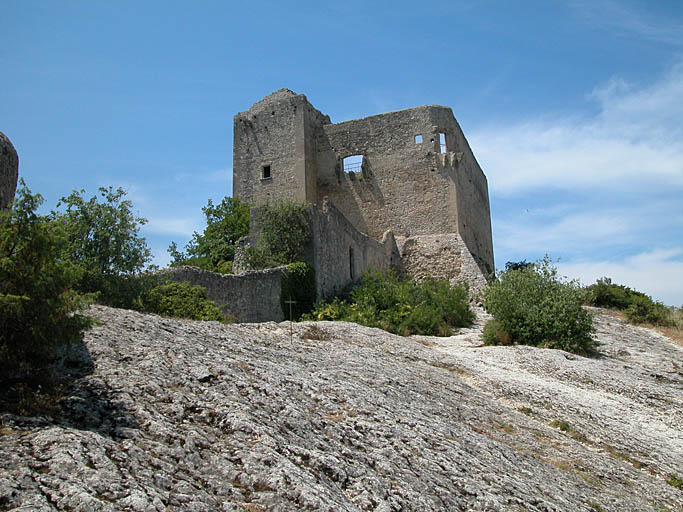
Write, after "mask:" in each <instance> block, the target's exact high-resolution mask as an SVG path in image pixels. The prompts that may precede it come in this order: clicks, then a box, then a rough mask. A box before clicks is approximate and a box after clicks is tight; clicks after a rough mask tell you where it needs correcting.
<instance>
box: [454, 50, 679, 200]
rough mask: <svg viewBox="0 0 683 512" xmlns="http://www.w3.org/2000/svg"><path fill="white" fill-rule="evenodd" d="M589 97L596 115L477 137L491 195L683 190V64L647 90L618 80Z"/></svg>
mask: <svg viewBox="0 0 683 512" xmlns="http://www.w3.org/2000/svg"><path fill="white" fill-rule="evenodd" d="M588 97H589V99H590V100H592V101H597V102H598V107H599V111H598V113H597V114H595V115H585V116H554V117H552V116H544V117H538V118H534V119H529V120H525V121H521V122H518V123H516V124H512V125H508V126H500V125H498V126H495V127H485V128H480V129H479V130H475V131H474V132H472V134H471V135H470V136H469V137H468V138H469V139H470V141H471V143H472V147H474V148H476V153H477V159H478V160H479V162H480V163H481V165H482V168H483V169H485V172H486V174H487V176H488V178H489V184H490V187H491V190H492V191H493V192H494V193H498V194H504V195H509V194H515V193H517V192H519V191H520V190H528V189H530V188H535V187H550V188H555V189H564V190H568V189H569V190H574V189H576V188H577V187H583V188H589V187H605V191H608V190H611V189H624V188H629V187H631V188H633V187H639V186H641V185H642V184H644V185H647V186H650V185H651V184H653V183H654V184H658V185H659V186H662V187H677V188H678V187H681V188H683V124H682V123H681V119H683V62H681V63H678V64H677V65H676V66H674V67H673V68H672V69H671V70H670V71H669V72H668V73H667V74H666V75H665V76H664V77H662V78H661V79H660V80H659V81H657V82H656V83H654V84H652V85H651V86H650V87H646V88H640V89H637V88H635V87H634V86H632V85H629V84H627V83H625V82H623V81H620V80H618V79H613V80H610V81H609V82H608V83H606V84H604V85H602V86H600V87H597V88H596V89H595V90H594V91H592V92H591V93H590V94H589V96H588Z"/></svg>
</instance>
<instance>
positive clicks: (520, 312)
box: [484, 256, 594, 353]
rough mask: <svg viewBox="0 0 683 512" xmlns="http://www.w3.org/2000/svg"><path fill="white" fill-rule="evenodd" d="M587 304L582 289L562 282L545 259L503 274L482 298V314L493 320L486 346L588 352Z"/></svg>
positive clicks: (486, 331)
mask: <svg viewBox="0 0 683 512" xmlns="http://www.w3.org/2000/svg"><path fill="white" fill-rule="evenodd" d="M583 298H584V292H583V290H582V288H581V287H580V286H579V284H578V283H577V282H576V281H565V280H563V279H561V278H560V277H558V275H557V269H556V268H555V267H554V266H553V265H552V264H551V261H550V259H549V258H548V257H547V256H546V257H545V258H543V259H542V260H539V261H538V262H536V263H535V264H533V265H532V266H523V267H521V268H512V269H509V270H505V271H503V272H501V273H499V274H498V276H497V279H496V280H495V281H494V282H492V283H491V284H490V285H489V287H488V288H487V289H486V291H485V292H484V308H485V309H486V310H487V311H488V312H489V313H491V314H492V315H493V316H494V320H493V321H490V322H489V323H488V324H487V325H486V326H485V329H484V343H486V344H524V345H535V346H540V347H547V348H556V349H561V350H566V351H569V352H578V353H583V352H588V351H590V349H591V348H592V347H593V345H594V341H593V338H592V333H593V332H594V328H593V322H592V317H591V316H590V314H589V313H588V312H587V311H585V310H584V309H583V307H582V303H583Z"/></svg>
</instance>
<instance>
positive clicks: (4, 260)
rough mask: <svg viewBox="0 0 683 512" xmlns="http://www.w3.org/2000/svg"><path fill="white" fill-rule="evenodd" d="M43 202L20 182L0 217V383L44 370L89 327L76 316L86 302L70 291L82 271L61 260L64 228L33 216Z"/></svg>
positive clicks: (65, 244)
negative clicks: (56, 353) (59, 348)
mask: <svg viewBox="0 0 683 512" xmlns="http://www.w3.org/2000/svg"><path fill="white" fill-rule="evenodd" d="M42 202H43V198H42V197H41V196H40V194H35V195H33V194H31V191H30V190H29V189H28V188H27V187H26V185H25V184H24V182H23V180H22V181H21V182H20V188H19V190H18V191H17V195H16V199H15V200H14V203H13V205H12V209H11V210H10V211H8V212H0V380H2V379H4V378H7V377H9V376H10V374H11V375H15V376H16V375H19V376H21V375H23V374H25V373H27V372H30V371H32V370H33V371H35V370H36V369H38V368H41V367H43V366H45V365H47V364H48V363H50V361H51V360H52V358H53V356H54V350H55V348H56V347H57V346H59V345H61V344H67V343H70V342H72V341H75V340H77V339H78V338H79V337H80V335H81V333H82V331H83V330H84V329H85V328H86V327H87V326H88V325H90V320H89V319H88V318H86V317H85V316H83V315H81V314H78V311H80V310H81V309H83V308H84V307H85V306H86V305H87V304H88V302H89V297H87V296H84V295H81V294H79V293H77V292H75V291H74V289H73V285H74V283H75V282H76V281H77V280H78V279H79V277H80V275H81V273H82V269H80V268H79V267H78V266H77V265H74V264H73V263H72V262H71V261H70V260H68V259H64V258H63V257H62V255H63V254H64V251H65V250H66V248H67V246H68V238H67V236H66V233H65V230H64V226H63V225H62V224H59V223H55V222H54V221H53V220H52V219H51V218H49V217H45V216H41V215H39V214H38V213H36V210H37V208H38V206H39V205H40V204H41V203H42Z"/></svg>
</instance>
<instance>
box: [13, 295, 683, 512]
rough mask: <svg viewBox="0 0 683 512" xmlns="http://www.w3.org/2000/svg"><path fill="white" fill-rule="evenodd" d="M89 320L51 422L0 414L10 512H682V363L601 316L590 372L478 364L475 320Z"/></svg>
mask: <svg viewBox="0 0 683 512" xmlns="http://www.w3.org/2000/svg"><path fill="white" fill-rule="evenodd" d="M92 314H93V315H94V316H96V317H97V318H98V319H99V324H98V325H97V326H95V327H94V328H93V329H92V330H91V331H89V332H88V333H87V334H86V336H85V340H84V344H83V345H82V346H81V347H74V350H72V351H71V352H69V353H68V354H67V355H66V356H65V358H64V370H63V371H64V372H69V373H70V374H71V375H73V376H74V379H73V381H72V383H71V385H70V389H69V391H68V392H67V393H66V395H65V397H64V400H63V401H62V402H61V407H62V414H61V416H59V417H57V418H53V419H50V418H43V417H38V418H26V417H17V416H10V415H8V414H4V415H2V416H0V509H2V510H34V511H38V510H40V511H49V510H72V511H115V510H116V511H118V510H127V511H167V510H174V511H235V512H237V511H245V510H246V511H265V510H277V511H289V510H323V511H376V512H384V511H387V512H388V511H399V510H405V511H447V510H448V511H450V510H453V511H455V510H461V511H520V510H526V511H534V512H540V511H545V512H549V511H558V512H559V511H585V512H590V511H595V510H604V511H625V510H628V511H635V510H638V511H651V512H655V511H661V510H670V511H677V510H681V507H683V494H682V493H681V491H680V490H678V489H676V488H674V487H672V486H670V485H668V484H667V483H666V479H667V477H668V475H669V474H671V473H677V474H678V475H679V478H680V477H681V476H682V475H681V468H683V410H682V409H681V402H680V400H681V396H682V394H681V390H682V389H683V375H682V374H681V368H683V349H681V348H680V347H677V346H676V345H674V344H673V343H672V342H671V341H669V340H667V339H666V338H664V337H662V336H660V335H658V334H656V333H654V332H653V331H649V330H647V329H642V328H637V327H632V326H628V325H624V324H622V323H621V322H620V321H618V320H616V319H613V318H610V317H607V316H602V315H599V316H598V317H597V323H598V334H597V337H598V341H599V342H600V346H599V349H600V352H601V356H600V357H599V358H594V359H589V358H584V357H580V356H574V355H570V354H567V353H565V352H562V351H559V350H542V349H536V348H531V347H484V346H482V345H481V342H480V336H481V329H482V326H483V324H484V322H485V320H486V315H485V314H484V313H483V312H481V311H479V312H478V317H477V323H476V324H475V325H474V326H473V327H471V328H468V329H462V330H461V331H460V332H459V333H457V335H455V336H452V337H450V338H433V337H424V336H414V337H409V338H404V337H400V336H395V335H392V334H388V333H386V332H384V331H380V330H378V329H371V328H366V327H360V326H357V325H355V324H350V323H331V322H318V323H316V324H313V323H310V322H304V323H299V324H294V325H293V336H292V338H291V340H290V331H289V329H290V325H289V323H288V322H282V323H273V322H269V323H262V324H239V325H222V324H220V323H217V322H192V321H182V320H171V319H166V318H161V317H158V316H154V315H143V314H139V313H135V312H131V311H124V310H117V309H111V308H105V307H99V306H98V307H95V308H93V310H92ZM314 325H315V328H314ZM321 338H322V339H321ZM559 421H561V422H565V423H566V424H567V428H565V429H564V430H562V428H561V427H560V426H558V425H559V424H558V423H557V422H559Z"/></svg>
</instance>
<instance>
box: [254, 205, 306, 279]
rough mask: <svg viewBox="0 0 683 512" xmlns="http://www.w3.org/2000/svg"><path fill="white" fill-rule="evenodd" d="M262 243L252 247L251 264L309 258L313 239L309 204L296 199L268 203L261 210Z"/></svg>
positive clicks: (257, 264) (259, 216)
mask: <svg viewBox="0 0 683 512" xmlns="http://www.w3.org/2000/svg"><path fill="white" fill-rule="evenodd" d="M256 215H257V223H258V228H259V232H260V236H259V241H258V246H257V247H255V248H250V249H251V250H250V251H249V252H248V253H247V261H248V264H249V266H250V267H251V268H268V267H276V266H278V265H288V264H289V263H294V262H297V261H303V260H305V259H306V250H307V248H308V245H309V244H310V241H311V230H310V225H309V218H308V206H307V205H306V204H305V203H299V202H296V201H291V200H290V201H277V202H274V203H267V204H265V205H263V206H261V207H259V208H258V210H257V213H256Z"/></svg>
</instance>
